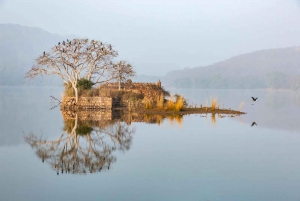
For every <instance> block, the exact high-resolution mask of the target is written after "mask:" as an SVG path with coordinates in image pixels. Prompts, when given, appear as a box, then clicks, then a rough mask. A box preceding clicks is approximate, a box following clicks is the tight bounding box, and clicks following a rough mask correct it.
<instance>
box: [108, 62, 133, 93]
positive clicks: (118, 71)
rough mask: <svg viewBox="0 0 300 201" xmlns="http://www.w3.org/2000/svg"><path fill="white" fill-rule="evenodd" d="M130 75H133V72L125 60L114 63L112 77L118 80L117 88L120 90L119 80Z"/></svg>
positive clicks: (123, 79)
mask: <svg viewBox="0 0 300 201" xmlns="http://www.w3.org/2000/svg"><path fill="white" fill-rule="evenodd" d="M132 76H135V72H134V70H133V68H132V65H131V64H129V63H128V62H127V61H119V62H118V63H116V64H114V70H113V77H114V79H117V80H118V83H119V90H121V82H122V81H125V80H126V79H127V78H129V77H132Z"/></svg>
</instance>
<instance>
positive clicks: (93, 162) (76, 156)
mask: <svg viewBox="0 0 300 201" xmlns="http://www.w3.org/2000/svg"><path fill="white" fill-rule="evenodd" d="M64 124H65V126H64V133H63V134H62V135H61V136H60V137H59V138H58V139H56V140H43V139H40V138H38V137H37V136H35V135H33V134H31V135H28V136H26V137H25V139H26V141H27V142H28V143H29V144H30V145H31V147H32V148H33V149H35V150H36V154H37V156H38V157H39V158H40V159H41V160H42V161H43V162H44V161H45V162H47V163H49V164H50V165H51V166H52V168H53V169H54V170H56V171H57V174H59V173H62V174H63V173H72V174H80V173H94V172H99V171H101V170H107V169H109V168H110V165H111V164H112V163H114V162H115V161H116V157H115V156H114V155H112V153H113V151H115V150H120V151H125V150H128V149H129V148H130V145H131V141H132V134H133V133H134V130H133V129H131V128H130V126H128V125H127V124H126V123H124V122H121V121H119V120H112V121H93V120H84V119H79V118H78V115H77V114H74V116H69V118H65V119H64Z"/></svg>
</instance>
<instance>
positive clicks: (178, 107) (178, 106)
mask: <svg viewBox="0 0 300 201" xmlns="http://www.w3.org/2000/svg"><path fill="white" fill-rule="evenodd" d="M183 107H184V98H183V97H181V96H180V97H179V98H178V99H177V100H176V103H175V111H177V112H179V111H181V110H182V109H183Z"/></svg>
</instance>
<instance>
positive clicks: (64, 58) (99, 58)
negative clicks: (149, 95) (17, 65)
mask: <svg viewBox="0 0 300 201" xmlns="http://www.w3.org/2000/svg"><path fill="white" fill-rule="evenodd" d="M116 56H118V52H117V51H115V50H113V49H112V46H111V45H110V44H105V43H102V42H100V41H95V40H88V39H74V40H72V41H69V40H67V41H66V42H65V41H63V42H62V43H58V45H55V46H54V47H53V48H52V50H51V51H50V52H49V53H46V52H44V53H43V54H42V55H40V56H39V57H38V58H37V59H36V65H34V66H33V67H32V68H31V69H30V70H29V71H28V72H27V73H26V78H27V79H32V78H35V77H36V76H38V75H57V76H60V77H61V79H62V80H63V81H64V83H65V84H69V83H70V84H71V85H72V88H73V89H74V93H75V99H76V102H77V101H78V80H80V79H82V78H84V79H86V80H88V81H93V82H94V83H104V82H108V81H110V80H112V79H114V75H115V74H114V72H115V71H114V70H115V68H114V65H113V62H112V60H113V58H115V57H116Z"/></svg>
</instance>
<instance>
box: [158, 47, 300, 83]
mask: <svg viewBox="0 0 300 201" xmlns="http://www.w3.org/2000/svg"><path fill="white" fill-rule="evenodd" d="M163 82H164V83H166V84H167V85H168V86H175V87H181V88H215V89H220V88H222V89H226V88H249V89H251V88H296V87H297V84H299V85H300V47H290V48H283V49H270V50H261V51H257V52H253V53H248V54H243V55H240V56H236V57H233V58H231V59H228V60H225V61H222V62H219V63H215V64H213V65H209V66H204V67H196V68H190V69H184V70H178V71H172V72H169V73H168V74H167V75H166V76H165V77H164V78H163Z"/></svg>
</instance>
